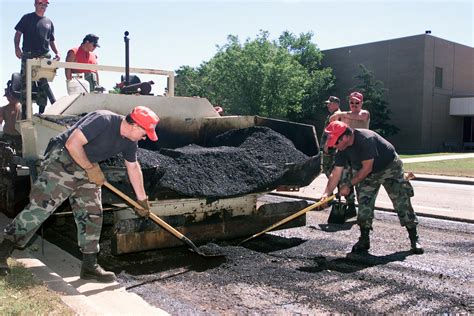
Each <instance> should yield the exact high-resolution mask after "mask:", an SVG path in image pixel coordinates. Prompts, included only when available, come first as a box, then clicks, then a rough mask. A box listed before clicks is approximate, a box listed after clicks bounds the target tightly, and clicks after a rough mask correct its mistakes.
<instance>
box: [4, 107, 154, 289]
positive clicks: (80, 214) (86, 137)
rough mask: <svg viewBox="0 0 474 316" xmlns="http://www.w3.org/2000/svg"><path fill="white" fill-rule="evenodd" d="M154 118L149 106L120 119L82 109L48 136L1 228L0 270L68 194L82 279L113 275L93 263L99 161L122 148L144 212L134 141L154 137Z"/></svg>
mask: <svg viewBox="0 0 474 316" xmlns="http://www.w3.org/2000/svg"><path fill="white" fill-rule="evenodd" d="M158 121H159V118H158V116H156V114H155V113H154V112H153V111H151V110H150V109H148V108H146V107H143V106H137V107H135V108H134V109H133V111H132V112H131V113H130V114H128V115H127V116H126V117H125V118H124V117H123V116H121V115H118V114H115V113H112V112H110V111H105V110H99V111H95V112H92V113H89V114H87V115H86V116H84V117H83V118H81V119H80V120H79V121H78V122H77V123H76V124H74V126H72V127H71V128H70V129H68V130H67V131H65V132H64V133H62V134H60V135H59V136H57V137H56V138H54V139H52V141H50V143H49V145H48V148H47V150H46V152H47V153H46V158H45V160H44V161H43V163H42V166H41V174H40V175H39V176H38V178H37V179H36V181H35V183H34V185H33V187H32V189H31V193H30V203H29V204H28V206H27V207H26V208H25V209H24V210H23V211H22V212H21V213H20V214H18V215H17V216H16V218H15V219H14V220H13V221H12V222H11V223H10V224H9V225H8V226H7V227H6V228H5V235H4V238H3V241H2V243H1V244H0V275H6V274H8V273H9V268H8V265H7V258H8V257H9V256H10V254H11V253H12V251H13V249H14V248H15V247H18V248H22V247H25V246H26V244H27V243H28V242H29V240H30V239H31V238H32V237H33V235H34V234H35V232H36V231H37V230H38V228H39V227H40V226H41V224H42V223H43V222H44V221H45V220H46V219H47V218H48V217H49V216H50V215H51V214H52V213H53V212H54V211H55V210H56V209H57V208H58V207H59V206H60V205H61V204H62V202H63V201H65V200H66V199H69V202H70V204H71V208H72V211H73V214H74V219H75V221H76V226H77V239H78V245H79V247H80V249H81V252H82V253H83V262H82V268H81V274H80V276H81V278H82V279H95V280H98V281H100V282H112V281H114V280H115V274H114V273H113V272H108V271H105V270H104V269H102V268H101V267H100V265H98V264H97V253H98V252H99V239H100V233H101V229H102V202H101V186H102V184H104V182H105V177H104V174H103V173H102V171H101V169H100V166H99V162H100V161H103V160H106V159H108V158H110V157H113V156H115V155H116V154H118V153H122V155H123V157H124V159H125V166H126V168H127V173H128V177H129V179H130V183H131V184H132V187H133V189H134V191H135V194H136V196H137V199H138V202H139V204H140V205H141V206H142V207H143V208H144V210H139V209H137V210H136V211H137V212H138V213H139V214H140V215H142V216H148V214H149V210H150V206H149V203H148V197H147V196H146V193H145V189H144V185H143V175H142V172H141V168H140V164H139V163H138V160H137V147H138V146H137V142H138V141H139V140H141V139H145V138H146V136H148V138H150V139H151V140H152V141H156V140H157V139H158V137H157V135H156V132H155V128H156V124H158Z"/></svg>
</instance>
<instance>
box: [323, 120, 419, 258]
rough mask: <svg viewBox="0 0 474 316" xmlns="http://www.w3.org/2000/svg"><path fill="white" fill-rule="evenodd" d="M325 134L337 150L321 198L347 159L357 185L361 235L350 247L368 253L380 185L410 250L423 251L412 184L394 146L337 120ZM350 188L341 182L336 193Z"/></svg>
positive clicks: (365, 130)
mask: <svg viewBox="0 0 474 316" xmlns="http://www.w3.org/2000/svg"><path fill="white" fill-rule="evenodd" d="M325 132H326V134H327V135H328V140H327V146H328V147H335V148H336V149H337V153H336V157H335V167H334V169H333V171H332V172H331V175H330V176H329V180H328V183H327V186H326V189H325V191H324V193H323V195H322V199H324V198H326V197H328V196H329V195H331V194H332V192H333V191H334V189H335V188H336V187H337V184H338V183H339V180H340V178H341V175H342V171H343V169H344V166H345V165H346V164H347V163H348V162H350V164H351V166H352V168H353V169H354V170H355V171H356V173H355V175H354V176H353V177H352V180H351V184H352V185H353V186H355V187H356V190H357V200H358V202H359V212H358V214H357V224H358V225H359V226H360V231H361V236H360V238H359V241H358V242H357V243H356V244H355V245H354V246H353V247H352V252H367V251H368V250H369V248H370V238H369V233H370V230H372V221H373V219H374V207H375V199H376V198H377V194H378V192H379V189H380V186H381V185H383V186H384V188H385V190H386V191H387V193H388V196H389V197H390V200H391V201H392V203H393V207H394V209H395V211H396V212H397V214H398V218H399V220H400V224H401V225H402V226H405V227H406V228H407V230H408V236H409V238H410V242H411V251H412V252H413V253H415V254H421V253H423V248H421V245H420V243H419V238H418V233H417V225H418V219H417V217H416V214H415V211H414V210H413V207H412V205H411V201H410V198H411V197H412V196H413V195H414V193H413V187H412V186H411V184H410V182H408V180H406V179H405V177H404V172H403V164H402V161H401V160H400V159H399V158H398V154H397V153H396V151H395V148H394V147H393V145H392V144H390V143H389V142H388V141H387V140H386V139H384V138H383V137H382V136H380V135H379V134H377V133H376V132H373V131H371V130H367V129H352V128H350V127H349V126H348V125H347V124H346V123H343V122H340V121H333V122H331V123H330V124H329V125H328V126H327V127H326V129H325ZM349 192H350V188H349V186H347V185H342V186H341V187H340V188H339V193H340V194H341V195H343V196H346V195H348V194H349Z"/></svg>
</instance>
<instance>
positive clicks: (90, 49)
mask: <svg viewBox="0 0 474 316" xmlns="http://www.w3.org/2000/svg"><path fill="white" fill-rule="evenodd" d="M98 42H99V37H98V36H97V35H94V34H87V35H86V37H84V39H83V40H82V44H81V45H80V46H78V47H74V48H71V49H70V50H69V51H68V52H67V56H66V61H67V62H76V63H83V64H97V55H96V54H95V53H94V50H95V49H96V47H100V46H99V43H98ZM65 72H66V80H67V81H69V80H72V79H73V74H75V73H83V74H84V79H85V80H87V81H88V82H89V86H90V91H94V90H95V88H96V87H97V86H98V85H99V74H98V73H97V71H96V70H79V69H69V68H66V69H65Z"/></svg>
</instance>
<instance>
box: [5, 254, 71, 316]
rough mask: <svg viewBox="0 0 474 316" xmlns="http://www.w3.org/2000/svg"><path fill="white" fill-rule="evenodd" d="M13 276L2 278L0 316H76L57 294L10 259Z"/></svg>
mask: <svg viewBox="0 0 474 316" xmlns="http://www.w3.org/2000/svg"><path fill="white" fill-rule="evenodd" d="M8 264H9V266H10V268H11V274H9V275H8V276H6V277H0V302H1V303H0V315H75V313H74V311H72V310H71V309H70V308H69V307H68V306H67V305H65V304H64V303H63V302H62V301H61V298H60V296H59V294H57V293H56V292H52V291H50V290H49V289H48V288H47V287H46V286H45V285H43V284H42V283H41V282H39V281H38V280H36V279H35V278H34V277H33V275H32V274H31V273H30V271H28V269H26V268H25V267H23V266H22V265H21V264H20V263H18V262H16V261H15V260H12V259H11V258H10V259H8Z"/></svg>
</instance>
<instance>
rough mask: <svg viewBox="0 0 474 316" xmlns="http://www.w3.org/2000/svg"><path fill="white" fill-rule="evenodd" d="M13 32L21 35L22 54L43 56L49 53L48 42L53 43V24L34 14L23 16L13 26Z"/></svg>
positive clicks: (47, 19) (45, 18)
mask: <svg viewBox="0 0 474 316" xmlns="http://www.w3.org/2000/svg"><path fill="white" fill-rule="evenodd" d="M15 30H17V31H20V32H21V33H22V34H23V47H22V50H23V51H24V52H31V53H34V54H37V55H38V56H39V55H44V54H46V53H48V52H49V42H50V41H54V25H53V22H52V21H51V20H50V19H49V18H47V17H45V16H38V15H37V14H36V13H34V12H32V13H28V14H25V15H24V16H23V17H22V18H21V19H20V22H18V24H17V25H16V26H15Z"/></svg>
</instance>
